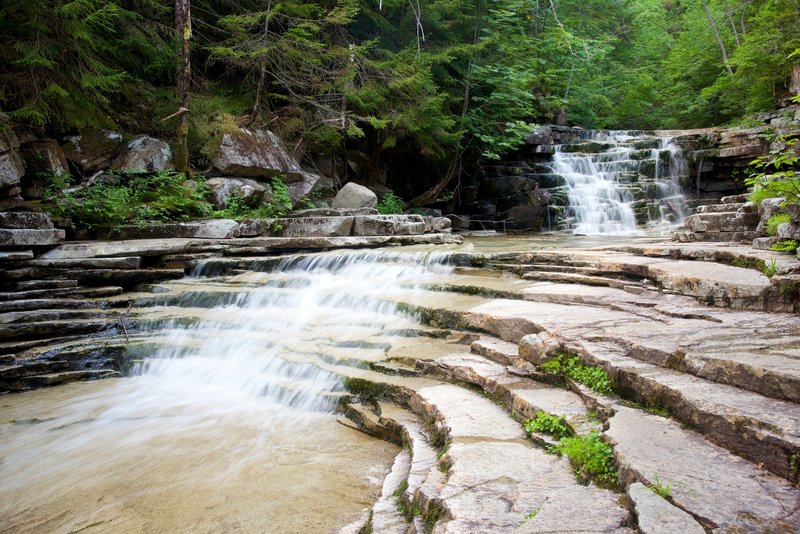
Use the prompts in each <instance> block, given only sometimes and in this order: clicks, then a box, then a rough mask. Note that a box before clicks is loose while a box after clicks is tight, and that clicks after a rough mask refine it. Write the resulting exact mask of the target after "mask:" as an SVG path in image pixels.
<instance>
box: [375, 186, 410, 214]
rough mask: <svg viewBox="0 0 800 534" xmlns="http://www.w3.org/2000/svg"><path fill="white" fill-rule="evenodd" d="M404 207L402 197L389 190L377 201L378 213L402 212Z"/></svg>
mask: <svg viewBox="0 0 800 534" xmlns="http://www.w3.org/2000/svg"><path fill="white" fill-rule="evenodd" d="M404 209H406V203H405V202H404V201H403V199H402V198H400V197H398V196H397V195H395V194H394V193H392V192H391V191H387V192H386V194H384V195H383V198H382V199H381V201H380V202H379V203H378V213H380V214H382V215H392V214H394V213H403V210H404Z"/></svg>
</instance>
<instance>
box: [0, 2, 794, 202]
mask: <svg viewBox="0 0 800 534" xmlns="http://www.w3.org/2000/svg"><path fill="white" fill-rule="evenodd" d="M191 13H192V19H191V20H192V25H191V26H192V30H191V40H190V46H191V48H190V50H191V65H192V68H191V99H190V105H189V109H190V112H191V113H190V117H191V122H190V129H189V141H190V151H191V159H192V162H193V163H194V164H195V165H197V166H202V165H203V164H204V163H206V162H207V159H208V150H209V146H212V145H213V140H214V136H215V135H218V133H219V132H220V131H223V130H225V129H226V128H233V127H238V126H243V125H251V126H259V127H261V126H264V127H268V128H270V129H272V130H275V131H276V132H278V133H279V134H280V135H281V136H282V137H283V138H284V139H286V140H287V141H289V142H293V141H296V142H297V143H298V144H301V143H302V145H303V147H304V150H305V151H306V153H308V154H313V155H315V156H326V155H331V154H337V153H338V154H341V153H343V152H346V153H347V154H348V156H347V157H349V158H351V159H353V160H354V161H355V160H357V161H356V162H357V163H358V164H359V166H360V168H361V169H362V172H366V173H371V174H373V175H374V174H375V173H381V172H384V173H385V169H386V168H387V167H391V168H392V169H393V171H392V172H398V173H402V172H406V173H407V172H411V171H413V172H417V173H419V172H423V173H424V174H425V176H422V177H420V180H421V181H422V182H424V183H425V184H426V185H427V187H431V184H432V183H433V180H440V179H439V177H441V176H447V175H452V174H453V173H456V172H459V170H460V169H463V167H464V166H465V165H469V164H470V162H475V161H477V160H478V159H481V158H496V157H498V156H500V155H501V154H503V153H504V152H506V151H508V150H509V149H512V148H513V147H514V146H516V145H517V144H518V143H519V142H520V140H521V139H522V137H523V136H524V135H525V134H526V133H527V132H529V131H530V128H531V126H532V125H533V124H535V123H544V122H555V121H559V120H561V121H566V122H567V123H569V124H572V125H579V126H582V127H584V128H599V127H602V128H685V127H703V126H710V125H718V124H723V123H729V122H731V121H735V120H737V119H738V118H740V117H742V116H744V115H745V114H746V113H750V112H756V111H762V110H769V109H773V108H775V107H776V106H777V105H778V104H779V103H781V101H782V100H783V99H785V98H786V95H787V84H788V80H789V76H790V73H791V70H792V67H793V65H794V64H797V63H798V61H800V57H798V55H800V54H797V53H796V52H795V51H796V50H798V49H800V24H798V21H800V2H798V1H797V0H428V1H423V0H321V1H316V2H311V1H307V0H283V1H278V0H258V1H254V0H236V1H233V0H192V1H191ZM0 27H1V28H2V34H3V35H4V37H5V39H4V41H5V42H4V46H3V47H2V48H0V110H2V111H3V112H5V113H7V114H9V115H10V116H11V117H12V119H13V120H14V121H15V123H17V124H18V125H22V126H23V127H28V128H31V129H33V130H35V131H38V132H41V133H43V134H46V135H59V134H63V133H65V132H70V131H75V130H78V129H80V128H83V127H88V126H92V127H107V128H118V129H123V130H125V131H135V132H141V131H144V132H148V133H152V134H155V135H161V136H163V137H167V138H170V137H171V136H173V135H174V128H173V126H172V125H170V124H169V123H168V122H167V123H165V122H162V121H161V119H162V118H164V117H167V116H169V115H170V114H172V113H174V112H175V110H176V109H178V105H179V100H178V95H177V94H176V90H175V86H176V69H178V66H179V54H178V51H179V50H180V41H181V38H182V36H181V35H179V32H178V31H176V30H175V27H176V25H175V12H174V9H173V6H172V5H171V4H166V3H164V2H158V1H155V0H52V1H45V0H29V1H26V2H4V3H3V6H2V8H1V9H0ZM793 52H795V54H794V55H792V53H793Z"/></svg>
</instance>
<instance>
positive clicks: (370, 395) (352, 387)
mask: <svg viewBox="0 0 800 534" xmlns="http://www.w3.org/2000/svg"><path fill="white" fill-rule="evenodd" d="M344 387H345V389H346V390H347V391H349V392H350V393H352V394H353V395H356V396H357V397H358V398H360V399H363V400H370V401H374V400H377V399H380V398H382V397H384V396H385V395H386V387H385V386H384V385H383V384H378V383H375V382H372V381H370V380H364V379H363V378H354V377H347V378H345V379H344Z"/></svg>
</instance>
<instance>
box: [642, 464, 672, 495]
mask: <svg viewBox="0 0 800 534" xmlns="http://www.w3.org/2000/svg"><path fill="white" fill-rule="evenodd" d="M653 479H655V482H653V483H652V484H649V485H648V486H647V488H648V489H649V490H650V491H652V492H653V493H655V494H656V495H658V496H659V497H662V498H664V499H666V498H667V497H669V496H670V494H671V493H672V483H671V482H661V479H659V478H658V473H656V472H655V471H654V472H653Z"/></svg>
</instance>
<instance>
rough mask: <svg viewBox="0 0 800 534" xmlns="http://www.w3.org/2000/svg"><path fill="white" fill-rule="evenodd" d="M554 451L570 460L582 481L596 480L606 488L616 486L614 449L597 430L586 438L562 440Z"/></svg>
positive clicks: (576, 437)
mask: <svg viewBox="0 0 800 534" xmlns="http://www.w3.org/2000/svg"><path fill="white" fill-rule="evenodd" d="M553 451H554V452H556V453H558V454H560V455H561V454H563V455H566V457H567V458H569V461H570V463H571V464H572V468H573V469H574V470H575V474H576V475H577V476H578V477H579V478H580V479H581V480H584V481H589V480H594V481H596V482H598V483H600V484H601V485H606V486H613V485H614V484H616V482H617V469H616V466H615V465H614V449H613V448H612V447H611V445H609V444H608V443H606V442H605V441H603V439H602V438H601V437H600V433H599V432H597V431H596V430H592V431H591V432H590V433H589V434H588V435H586V436H574V437H568V438H561V441H560V442H559V443H558V445H556V446H555V447H553Z"/></svg>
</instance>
